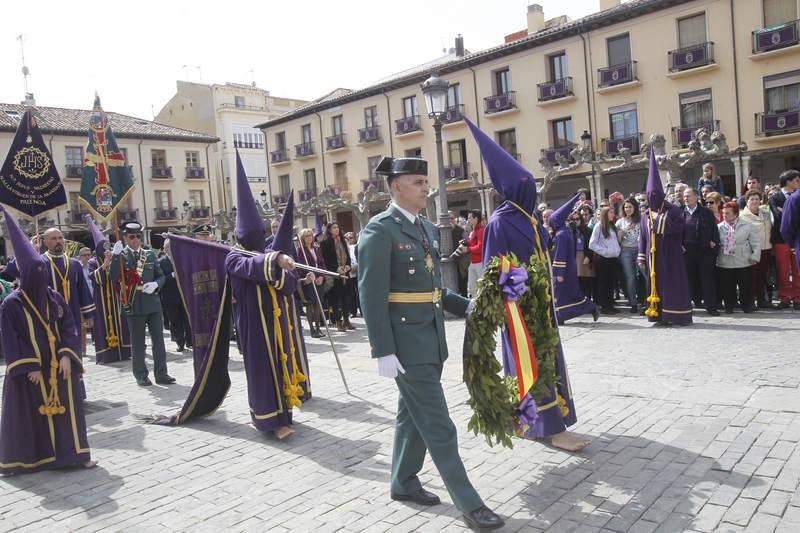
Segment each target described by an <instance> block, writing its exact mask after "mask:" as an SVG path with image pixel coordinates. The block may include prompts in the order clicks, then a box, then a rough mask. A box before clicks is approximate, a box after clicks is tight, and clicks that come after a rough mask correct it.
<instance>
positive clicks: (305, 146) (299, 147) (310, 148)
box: [294, 141, 314, 157]
mask: <svg viewBox="0 0 800 533" xmlns="http://www.w3.org/2000/svg"><path fill="white" fill-rule="evenodd" d="M312 155H314V141H309V142H307V143H300V144H295V145H294V156H295V157H309V156H312Z"/></svg>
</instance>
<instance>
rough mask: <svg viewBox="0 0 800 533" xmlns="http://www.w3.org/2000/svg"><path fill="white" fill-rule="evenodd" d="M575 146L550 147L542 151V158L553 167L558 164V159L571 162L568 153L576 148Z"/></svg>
mask: <svg viewBox="0 0 800 533" xmlns="http://www.w3.org/2000/svg"><path fill="white" fill-rule="evenodd" d="M577 146H578V145H577V144H575V143H569V144H565V145H564V146H551V147H550V148H545V149H543V150H542V157H543V158H545V159H547V160H548V161H550V162H551V163H553V164H554V165H555V164H558V162H559V159H560V158H563V159H568V160H571V158H570V153H571V152H572V151H573V150H574V149H575V148H577ZM559 156H560V157H559Z"/></svg>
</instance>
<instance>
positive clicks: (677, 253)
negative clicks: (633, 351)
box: [639, 203, 692, 325]
mask: <svg viewBox="0 0 800 533" xmlns="http://www.w3.org/2000/svg"><path fill="white" fill-rule="evenodd" d="M650 224H651V222H650V212H649V211H648V212H647V213H645V215H644V216H643V217H642V231H641V232H640V233H639V261H644V262H645V265H646V269H645V275H646V276H647V296H650V294H651V287H650V247H651V245H652V240H651V231H650V228H651V226H650ZM684 224H685V222H684V219H683V208H681V207H680V206H677V205H670V204H668V203H663V204H662V207H661V209H660V210H659V212H658V213H656V214H655V219H654V223H653V229H654V230H655V245H656V252H655V254H656V256H655V267H656V268H655V270H656V290H657V293H658V296H659V297H660V298H661V302H659V303H658V304H657V307H658V316H656V317H648V320H650V322H662V323H664V324H675V325H686V324H691V323H692V300H691V296H690V294H689V278H688V276H687V274H686V264H685V263H684V261H683V230H684Z"/></svg>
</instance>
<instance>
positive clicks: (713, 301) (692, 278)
mask: <svg viewBox="0 0 800 533" xmlns="http://www.w3.org/2000/svg"><path fill="white" fill-rule="evenodd" d="M683 203H684V211H683V219H684V221H685V225H684V233H683V249H684V253H683V259H684V261H685V262H686V273H687V275H688V277H689V291H690V293H691V295H692V301H693V302H694V306H695V307H700V302H701V300H702V302H703V304H704V305H705V308H706V311H708V314H709V315H712V316H719V312H718V311H717V285H716V279H715V277H714V275H715V270H716V263H717V252H718V250H719V230H718V229H717V224H716V221H715V220H714V214H713V213H712V212H711V210H710V209H708V208H707V207H704V206H702V205H700V203H699V197H698V195H697V191H696V190H694V189H686V191H684V193H683Z"/></svg>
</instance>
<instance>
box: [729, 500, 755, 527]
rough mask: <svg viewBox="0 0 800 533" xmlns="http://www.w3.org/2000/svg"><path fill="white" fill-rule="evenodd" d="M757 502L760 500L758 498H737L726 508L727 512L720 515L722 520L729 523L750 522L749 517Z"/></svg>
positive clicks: (742, 523)
mask: <svg viewBox="0 0 800 533" xmlns="http://www.w3.org/2000/svg"><path fill="white" fill-rule="evenodd" d="M759 504H760V502H759V501H758V500H751V499H748V498H737V500H736V501H735V502H734V503H733V505H731V507H730V508H729V509H728V512H727V513H725V515H724V516H723V517H722V520H723V521H724V522H728V523H731V524H736V525H739V526H746V525H747V524H748V523H749V522H750V517H752V516H753V515H754V514H755V512H756V509H758V506H759Z"/></svg>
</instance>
